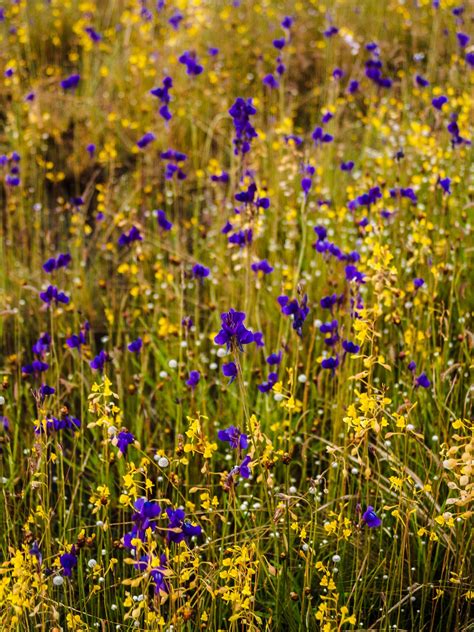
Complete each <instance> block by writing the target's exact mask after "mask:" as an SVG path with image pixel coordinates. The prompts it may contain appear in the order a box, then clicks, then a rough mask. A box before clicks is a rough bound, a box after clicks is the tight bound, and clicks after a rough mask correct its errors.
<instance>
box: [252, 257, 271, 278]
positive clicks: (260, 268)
mask: <svg viewBox="0 0 474 632" xmlns="http://www.w3.org/2000/svg"><path fill="white" fill-rule="evenodd" d="M250 267H251V268H252V270H253V271H254V272H255V273H256V274H258V273H259V272H261V273H262V275H265V274H270V273H271V272H273V268H272V266H271V265H270V264H269V263H268V261H267V260H266V259H263V260H262V261H258V262H256V263H252V265H251V266H250Z"/></svg>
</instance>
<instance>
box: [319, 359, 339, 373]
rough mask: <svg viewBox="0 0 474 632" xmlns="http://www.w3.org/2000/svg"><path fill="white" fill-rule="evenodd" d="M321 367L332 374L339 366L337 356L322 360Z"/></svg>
mask: <svg viewBox="0 0 474 632" xmlns="http://www.w3.org/2000/svg"><path fill="white" fill-rule="evenodd" d="M321 366H322V368H323V369H330V370H331V371H332V372H333V373H334V371H335V370H336V368H337V367H338V366H339V356H338V355H336V356H333V357H330V358H324V360H322V361H321Z"/></svg>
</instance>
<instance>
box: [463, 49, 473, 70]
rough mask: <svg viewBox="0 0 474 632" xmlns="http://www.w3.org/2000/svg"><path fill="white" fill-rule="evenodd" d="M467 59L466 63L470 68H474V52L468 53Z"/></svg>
mask: <svg viewBox="0 0 474 632" xmlns="http://www.w3.org/2000/svg"><path fill="white" fill-rule="evenodd" d="M465 59H466V63H467V64H469V66H471V67H473V68H474V51H473V52H471V53H467V54H466V57H465Z"/></svg>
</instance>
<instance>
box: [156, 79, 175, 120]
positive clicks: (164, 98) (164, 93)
mask: <svg viewBox="0 0 474 632" xmlns="http://www.w3.org/2000/svg"><path fill="white" fill-rule="evenodd" d="M172 87H173V80H172V79H171V77H165V78H164V79H163V82H162V86H161V87H160V88H153V90H150V94H152V95H153V96H154V97H158V99H159V100H160V102H161V103H162V105H161V107H160V109H159V113H160V116H161V117H162V118H164V119H165V121H169V120H171V119H172V117H173V115H172V114H171V112H170V111H169V108H168V105H169V102H170V93H169V91H170V89H171V88H172Z"/></svg>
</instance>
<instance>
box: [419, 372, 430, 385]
mask: <svg viewBox="0 0 474 632" xmlns="http://www.w3.org/2000/svg"><path fill="white" fill-rule="evenodd" d="M415 386H421V387H422V388H429V387H430V386H431V382H430V381H429V379H428V376H427V375H426V373H425V372H423V373H420V375H419V376H418V377H417V378H415Z"/></svg>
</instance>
